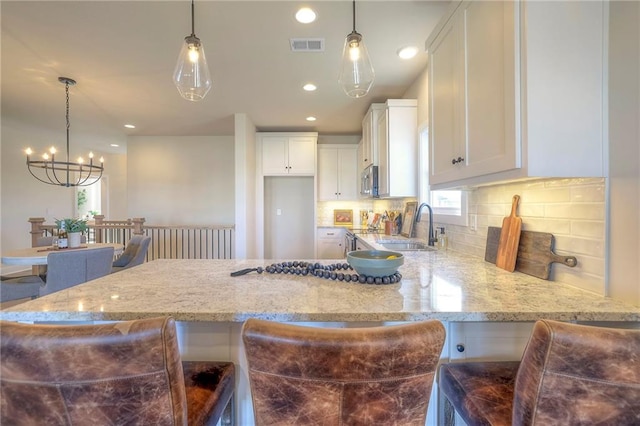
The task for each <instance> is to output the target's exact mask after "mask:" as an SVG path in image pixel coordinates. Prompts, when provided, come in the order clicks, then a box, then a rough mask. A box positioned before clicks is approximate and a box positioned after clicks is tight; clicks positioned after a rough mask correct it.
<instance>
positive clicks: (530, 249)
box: [516, 231, 578, 280]
mask: <svg viewBox="0 0 640 426" xmlns="http://www.w3.org/2000/svg"><path fill="white" fill-rule="evenodd" d="M553 243H554V241H553V235H552V234H550V233H548V232H527V231H522V233H521V235H520V247H519V248H518V256H517V259H516V270H517V271H520V272H523V273H525V274H528V275H533V276H534V277H538V278H542V279H543V280H548V279H549V273H550V272H551V264H552V263H554V262H558V263H562V264H563V265H567V266H569V267H571V268H573V267H574V266H576V265H577V264H578V260H577V259H576V258H575V256H561V255H558V254H555V253H554V252H553Z"/></svg>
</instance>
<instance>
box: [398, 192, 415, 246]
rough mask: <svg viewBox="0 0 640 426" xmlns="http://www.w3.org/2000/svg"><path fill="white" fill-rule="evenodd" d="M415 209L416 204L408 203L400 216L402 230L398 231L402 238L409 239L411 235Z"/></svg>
mask: <svg viewBox="0 0 640 426" xmlns="http://www.w3.org/2000/svg"><path fill="white" fill-rule="evenodd" d="M417 207H418V203H417V202H415V201H410V202H408V203H407V205H406V206H405V208H404V215H403V216H402V230H401V231H400V235H402V236H403V237H407V238H411V234H412V233H413V222H415V220H416V208H417Z"/></svg>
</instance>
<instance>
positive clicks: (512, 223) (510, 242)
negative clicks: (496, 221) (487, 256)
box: [496, 195, 522, 272]
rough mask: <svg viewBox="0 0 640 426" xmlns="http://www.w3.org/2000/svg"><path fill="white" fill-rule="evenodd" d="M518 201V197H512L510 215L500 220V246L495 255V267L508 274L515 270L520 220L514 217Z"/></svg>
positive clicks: (520, 226)
mask: <svg viewBox="0 0 640 426" xmlns="http://www.w3.org/2000/svg"><path fill="white" fill-rule="evenodd" d="M519 201H520V196H519V195H514V196H513V201H512V202H511V214H510V215H509V216H507V217H505V218H504V219H503V220H502V231H501V232H500V244H499V245H498V254H497V255H496V266H497V267H498V268H501V269H504V270H506V271H509V272H513V271H514V270H515V269H516V258H517V256H518V244H519V243H520V230H521V228H522V218H519V217H517V216H516V209H517V208H518V202H519Z"/></svg>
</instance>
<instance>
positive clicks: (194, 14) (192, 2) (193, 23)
mask: <svg viewBox="0 0 640 426" xmlns="http://www.w3.org/2000/svg"><path fill="white" fill-rule="evenodd" d="M354 1H355V0H354ZM195 22H196V13H195V5H194V0H191V37H194V36H195V35H196V28H195V27H196V24H195Z"/></svg>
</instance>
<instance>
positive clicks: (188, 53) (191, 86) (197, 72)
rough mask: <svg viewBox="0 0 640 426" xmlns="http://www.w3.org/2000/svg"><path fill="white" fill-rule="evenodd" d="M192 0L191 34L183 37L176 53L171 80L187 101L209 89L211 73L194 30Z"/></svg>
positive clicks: (194, 99)
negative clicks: (174, 67)
mask: <svg viewBox="0 0 640 426" xmlns="http://www.w3.org/2000/svg"><path fill="white" fill-rule="evenodd" d="M194 22H195V15H194V2H193V0H192V1H191V35H188V36H187V37H185V38H184V43H182V49H180V54H179V55H178V62H177V64H176V69H175V71H174V72H173V82H174V83H175V85H176V87H177V88H178V92H179V93H180V96H182V97H183V98H185V99H186V100H189V101H199V100H202V99H203V98H204V97H205V96H206V95H207V93H208V92H209V90H211V84H212V81H211V74H209V67H208V65H207V58H206V57H205V55H204V47H203V45H202V42H201V41H200V39H199V38H198V37H196V35H195V32H194Z"/></svg>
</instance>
